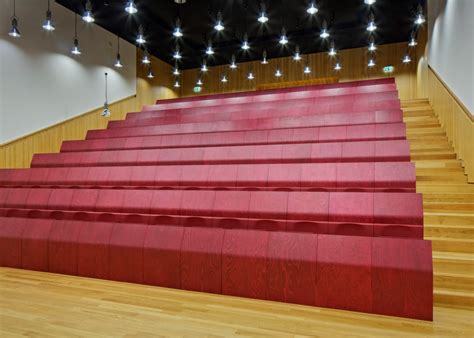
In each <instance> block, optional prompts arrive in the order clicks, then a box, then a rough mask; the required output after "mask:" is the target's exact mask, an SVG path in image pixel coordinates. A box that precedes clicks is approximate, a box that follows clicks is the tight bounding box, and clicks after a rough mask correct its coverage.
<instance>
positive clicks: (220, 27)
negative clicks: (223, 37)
mask: <svg viewBox="0 0 474 338" xmlns="http://www.w3.org/2000/svg"><path fill="white" fill-rule="evenodd" d="M214 29H215V30H216V31H218V32H221V31H223V30H224V24H223V23H222V13H221V12H220V11H219V12H217V21H216V25H215V26H214Z"/></svg>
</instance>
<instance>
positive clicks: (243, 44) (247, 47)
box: [242, 33, 250, 50]
mask: <svg viewBox="0 0 474 338" xmlns="http://www.w3.org/2000/svg"><path fill="white" fill-rule="evenodd" d="M248 40H249V37H248V35H247V33H245V34H244V42H242V49H243V50H249V49H250V45H249V41H248Z"/></svg>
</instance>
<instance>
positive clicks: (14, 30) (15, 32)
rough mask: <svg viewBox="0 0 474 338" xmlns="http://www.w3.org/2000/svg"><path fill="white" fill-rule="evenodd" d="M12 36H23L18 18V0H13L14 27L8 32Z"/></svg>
mask: <svg viewBox="0 0 474 338" xmlns="http://www.w3.org/2000/svg"><path fill="white" fill-rule="evenodd" d="M8 35H10V36H11V37H12V38H19V37H21V34H20V31H19V30H18V19H17V17H16V0H13V17H12V27H11V28H10V31H9V32H8Z"/></svg>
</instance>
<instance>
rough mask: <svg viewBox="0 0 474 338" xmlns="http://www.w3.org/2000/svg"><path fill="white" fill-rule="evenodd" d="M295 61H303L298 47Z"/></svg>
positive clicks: (294, 57)
mask: <svg viewBox="0 0 474 338" xmlns="http://www.w3.org/2000/svg"><path fill="white" fill-rule="evenodd" d="M293 60H294V61H301V54H300V46H296V48H295V55H294V56H293Z"/></svg>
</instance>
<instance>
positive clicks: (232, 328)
mask: <svg viewBox="0 0 474 338" xmlns="http://www.w3.org/2000/svg"><path fill="white" fill-rule="evenodd" d="M0 304H1V305H0V311H1V313H0V336H2V337H10V336H15V335H23V336H25V335H27V336H41V337H48V336H61V337H74V336H85V337H93V336H127V337H147V336H150V337H151V336H177V335H179V336H184V335H188V336H225V337H231V336H303V335H310V336H321V337H322V336H325V337H328V336H331V337H333V336H342V335H353V336H364V337H367V336H380V337H387V336H404V337H408V336H420V337H427V336H452V337H469V336H471V337H472V336H474V322H473V319H474V312H471V311H468V310H463V309H449V308H443V307H435V313H434V322H433V323H431V322H424V321H418V320H406V319H400V318H394V317H384V316H375V315H367V314H360V313H354V312H346V311H339V310H330V309H321V308H314V307H309V306H300V305H289V304H282V303H275V302H267V301H259V300H250V299H243V298H234V297H227V296H218V295H210V294H202V293H196V292H188V291H179V290H172V289H164V288H157V287H149V286H144V285H135V284H127V283H119V282H111V281H103V280H94V279H87V278H80V277H72V276H63V275H56V274H49V273H43V272H32V271H23V270H14V269H6V268H3V269H0Z"/></svg>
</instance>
